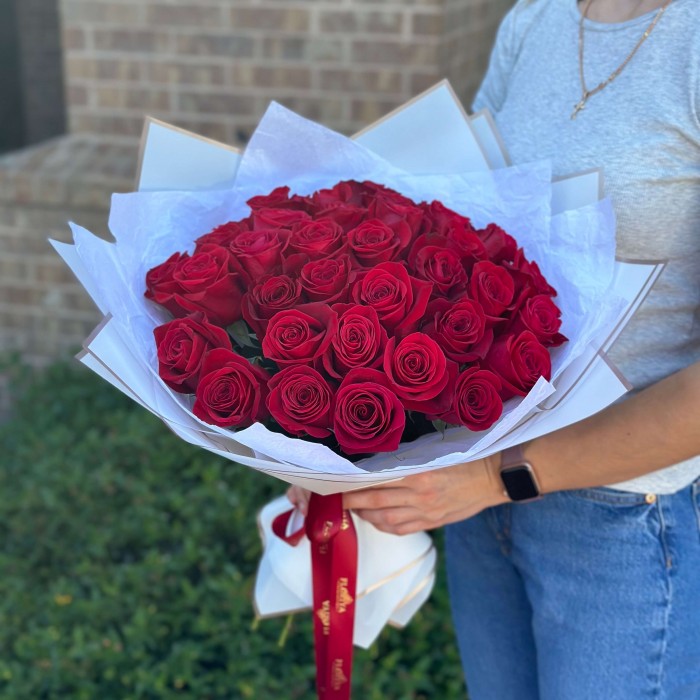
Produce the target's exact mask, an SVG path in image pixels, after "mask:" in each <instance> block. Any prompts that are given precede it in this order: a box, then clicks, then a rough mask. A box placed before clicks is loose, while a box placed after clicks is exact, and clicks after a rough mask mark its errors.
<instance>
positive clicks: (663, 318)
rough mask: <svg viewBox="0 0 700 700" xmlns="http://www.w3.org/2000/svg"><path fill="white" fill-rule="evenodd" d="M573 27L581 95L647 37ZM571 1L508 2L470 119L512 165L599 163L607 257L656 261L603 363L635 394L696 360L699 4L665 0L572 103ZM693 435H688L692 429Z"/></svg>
mask: <svg viewBox="0 0 700 700" xmlns="http://www.w3.org/2000/svg"><path fill="white" fill-rule="evenodd" d="M655 12H656V11H654V12H650V13H648V14H645V15H643V16H641V17H637V18H635V19H632V20H629V21H627V22H621V23H614V24H604V23H600V22H593V21H590V20H586V22H585V24H584V27H585V39H584V49H585V61H584V76H585V81H586V85H587V87H588V89H589V90H590V89H592V88H593V87H595V86H596V85H598V84H599V83H600V82H602V81H603V80H605V79H606V78H607V77H608V76H609V75H610V74H611V73H612V71H613V70H615V69H616V68H617V67H618V66H619V65H620V64H621V63H622V62H623V61H624V60H625V58H626V57H627V56H628V55H629V53H630V51H632V49H633V48H634V46H635V45H636V43H637V42H638V41H639V39H640V38H641V37H642V35H643V33H644V32H645V30H646V29H647V27H649V25H650V23H651V21H652V19H653V17H654V14H655ZM580 17H581V15H580V10H579V7H578V5H577V3H576V0H519V2H517V4H516V5H515V7H514V8H513V9H512V10H511V11H510V13H509V14H508V15H507V16H506V18H505V19H504V21H503V23H502V25H501V27H500V29H499V32H498V37H497V40H496V45H495V47H494V49H493V53H492V56H491V62H490V65H489V69H488V72H487V74H486V78H485V79H484V83H483V85H482V86H481V89H480V91H479V93H478V95H477V97H476V99H475V101H474V109H475V110H478V109H482V108H484V107H485V108H488V109H489V110H490V111H491V112H492V113H493V115H494V117H495V119H496V123H497V124H498V127H499V129H500V131H501V134H502V135H503V139H504V141H505V144H506V147H507V148H508V151H509V152H510V155H511V158H512V160H513V161H514V162H516V163H523V162H528V161H533V160H538V159H543V158H546V159H550V160H551V161H552V164H553V168H554V174H555V176H556V175H568V174H572V173H575V172H578V171H583V170H588V169H590V168H595V167H601V166H602V167H603V170H604V178H605V190H606V195H608V196H609V197H610V198H611V200H612V203H613V207H614V209H615V213H616V215H617V253H618V256H619V257H621V258H627V259H636V260H654V261H656V260H667V261H668V264H667V267H666V269H665V270H664V272H663V274H662V275H661V277H660V279H659V281H658V282H657V283H656V286H655V287H654V289H653V290H652V292H651V294H650V295H649V297H648V298H647V299H646V301H645V302H644V304H643V305H642V308H641V309H640V310H639V311H638V313H637V314H636V316H635V317H634V318H633V320H632V321H631V323H630V324H629V326H628V327H627V328H626V329H625V330H624V331H623V333H622V334H621V336H620V338H619V339H618V341H617V342H616V343H615V345H614V346H613V348H612V351H611V353H610V355H611V359H612V360H613V361H614V362H615V363H616V364H617V365H618V366H619V367H620V369H621V370H622V372H623V373H624V374H625V376H626V377H627V378H628V379H629V380H630V382H632V384H633V386H634V387H635V389H641V388H644V387H645V386H648V385H649V384H652V383H654V382H656V381H658V380H660V379H662V378H663V377H666V376H668V375H669V374H671V373H673V372H676V371H677V370H679V369H682V368H683V367H687V366H688V365H690V364H692V363H694V362H697V361H699V360H700V0H674V1H673V2H672V3H671V4H670V5H669V7H668V8H667V10H666V12H665V14H664V15H663V16H662V17H661V19H660V21H659V23H658V24H657V26H656V27H655V28H654V30H653V31H652V33H651V34H650V35H649V37H648V39H647V40H646V41H645V42H644V44H642V46H641V47H640V49H639V51H638V52H637V53H636V54H635V55H634V57H633V58H632V59H631V61H630V62H629V64H628V65H627V66H626V67H625V69H624V70H623V71H622V73H621V74H620V75H618V76H617V78H616V79H615V80H613V81H612V82H611V83H610V84H609V85H608V86H607V87H605V88H604V89H603V90H602V91H601V92H599V93H598V94H596V95H593V96H592V97H590V98H589V100H588V102H587V104H586V106H585V108H584V109H583V110H582V111H580V112H579V113H578V115H577V117H576V119H571V113H572V111H573V109H574V106H575V105H576V103H577V102H578V101H579V100H580V99H581V83H580V79H579V54H578V34H579V22H580ZM698 430H700V426H698ZM698 476H700V456H698V457H695V458H693V459H691V460H689V461H686V462H683V463H682V464H678V465H675V466H673V467H668V468H666V469H662V470H660V471H657V472H653V473H652V474H647V475H645V476H643V477H640V478H638V479H634V480H633V481H629V482H625V483H624V484H616V485H614V487H615V488H621V489H624V490H629V491H634V492H640V493H647V492H653V493H672V492H674V491H676V490H678V489H680V488H683V487H684V486H686V485H688V484H689V483H691V482H692V481H693V480H694V479H696V478H697V477H698Z"/></svg>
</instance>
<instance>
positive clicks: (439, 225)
mask: <svg viewBox="0 0 700 700" xmlns="http://www.w3.org/2000/svg"><path fill="white" fill-rule="evenodd" d="M421 206H422V209H423V212H424V215H425V218H424V220H423V233H437V234H439V235H440V236H447V235H448V234H449V233H451V232H453V231H459V230H462V231H473V230H474V227H473V226H472V222H471V221H470V220H469V219H468V218H467V217H466V216H462V215H461V214H458V213H457V212H456V211H453V210H452V209H448V208H447V207H446V206H445V205H444V204H443V203H442V202H438V201H433V202H430V204H426V203H425V202H423V204H422V205H421Z"/></svg>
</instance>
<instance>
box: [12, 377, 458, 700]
mask: <svg viewBox="0 0 700 700" xmlns="http://www.w3.org/2000/svg"><path fill="white" fill-rule="evenodd" d="M15 369H16V370H17V368H15ZM16 374H17V376H16V378H15V379H16V382H15V384H16V385H17V386H18V387H19V391H18V392H17V395H16V397H15V399H14V404H13V406H14V409H13V415H12V417H11V418H10V419H9V420H8V421H7V422H5V424H4V425H0V449H1V451H2V452H1V454H2V457H1V459H2V469H1V470H0V494H2V495H1V497H0V542H1V545H0V697H1V698H3V699H4V700H42V699H45V698H68V699H70V700H113V699H114V700H116V699H122V698H124V699H125V698H133V699H136V698H139V699H148V700H151V699H158V700H161V699H163V700H164V699H166V698H168V699H169V698H196V699H197V700H206V699H212V700H213V699H222V700H224V699H225V700H231V699H232V698H233V699H236V698H259V699H261V700H266V699H268V698H270V699H272V698H274V699H276V700H287V699H294V698H299V699H305V698H313V697H315V695H314V689H313V688H314V685H313V678H314V666H313V639H312V633H311V621H310V616H309V615H298V616H297V617H295V618H294V620H293V622H292V625H291V628H290V629H289V630H287V631H288V634H287V635H286V642H285V643H284V645H283V646H280V645H279V641H280V637H281V636H283V632H285V624H286V623H285V620H283V619H280V620H264V621H261V622H260V623H259V624H257V625H256V624H255V620H254V613H253V609H252V604H251V593H252V588H253V584H254V578H255V570H256V565H257V561H258V557H259V555H260V543H259V541H258V534H257V528H256V525H255V516H256V512H257V511H258V509H259V508H260V507H261V506H262V505H263V504H264V503H265V502H266V501H267V500H269V499H270V498H272V497H274V496H275V495H277V494H279V493H281V492H282V491H283V489H284V487H283V485H282V484H281V483H280V482H278V481H276V480H274V479H272V478H269V477H266V476H264V475H261V474H258V473H256V472H254V471H253V470H251V469H248V468H246V467H242V466H239V465H236V464H233V463H231V462H227V461H225V460H223V459H219V458H216V457H214V456H213V455H211V454H209V453H207V452H205V451H203V450H199V449H195V448H192V447H191V446H189V445H187V444H185V443H184V442H182V441H181V440H179V439H178V438H176V437H175V436H173V435H172V434H171V433H170V432H169V431H168V430H167V429H166V428H165V427H164V426H163V424H162V423H160V421H158V420H157V419H155V418H154V417H152V416H151V415H150V414H148V413H147V412H146V411H144V410H143V409H142V408H140V407H139V406H137V405H136V404H134V403H132V402H131V401H129V400H128V399H126V398H125V397H123V396H122V395H121V394H119V393H118V392H117V391H115V390H113V389H112V388H111V387H109V386H108V385H107V384H106V383H105V382H103V381H102V380H100V379H98V378H96V377H93V376H92V375H88V373H87V372H84V371H82V370H81V369H80V368H78V367H70V366H67V365H63V364H60V365H56V366H54V367H51V368H49V369H48V370H47V371H45V372H43V373H41V374H40V375H38V376H33V375H31V374H29V373H27V372H16ZM353 697H354V698H362V699H363V700H379V699H382V700H385V699H386V700H395V699H403V698H416V699H417V698H431V699H437V700H449V699H450V698H463V697H464V690H463V681H462V676H461V670H460V667H459V659H458V655H457V651H456V647H455V642H454V638H453V634H452V630H451V628H450V621H449V611H448V603H447V594H446V590H445V584H444V577H442V574H441V577H440V580H439V583H438V585H437V589H436V591H435V593H434V595H433V597H432V599H431V601H430V602H429V603H428V604H427V605H425V606H424V608H423V609H422V610H421V611H420V612H419V613H418V615H417V616H416V618H414V620H413V621H412V622H411V624H410V625H409V627H408V628H407V629H405V630H403V631H397V630H391V629H390V630H386V631H384V632H383V633H382V635H381V637H380V638H379V640H378V641H377V642H376V643H375V644H374V646H373V647H372V648H371V649H370V650H369V651H366V652H365V651H362V650H356V652H355V669H354V693H353Z"/></svg>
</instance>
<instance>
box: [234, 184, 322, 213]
mask: <svg viewBox="0 0 700 700" xmlns="http://www.w3.org/2000/svg"><path fill="white" fill-rule="evenodd" d="M246 204H247V205H248V206H249V207H250V208H251V209H252V210H253V211H256V210H258V209H301V210H302V211H307V210H308V209H309V207H310V205H311V203H310V201H309V199H308V198H307V197H300V196H299V195H297V194H295V195H292V196H291V197H290V196H289V187H277V188H276V189H274V190H272V192H270V194H266V195H259V196H257V197H251V198H250V199H249V200H248V201H247V202H246Z"/></svg>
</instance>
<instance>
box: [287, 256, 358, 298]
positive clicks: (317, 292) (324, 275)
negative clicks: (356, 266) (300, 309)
mask: <svg viewBox="0 0 700 700" xmlns="http://www.w3.org/2000/svg"><path fill="white" fill-rule="evenodd" d="M350 275H351V265H350V258H349V257H348V256H347V255H341V256H340V257H338V258H326V259H324V260H312V261H311V262H308V263H306V265H304V267H302V268H301V270H300V272H299V281H300V282H301V286H302V289H303V290H304V291H305V292H306V296H307V297H308V298H309V301H324V302H326V304H332V303H334V302H336V301H345V299H346V298H347V295H348V284H349V279H350Z"/></svg>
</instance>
